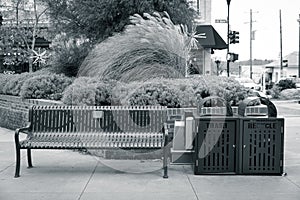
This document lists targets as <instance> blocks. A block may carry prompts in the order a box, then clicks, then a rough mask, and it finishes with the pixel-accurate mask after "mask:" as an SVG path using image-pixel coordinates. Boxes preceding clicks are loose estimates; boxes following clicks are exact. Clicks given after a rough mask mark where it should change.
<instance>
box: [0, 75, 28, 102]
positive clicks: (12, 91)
mask: <svg viewBox="0 0 300 200" xmlns="http://www.w3.org/2000/svg"><path fill="white" fill-rule="evenodd" d="M31 76H32V74H30V73H22V74H16V75H13V76H12V77H11V78H9V80H7V82H6V84H5V85H4V87H3V89H2V92H3V94H8V95H14V96H19V95H20V92H21V87H22V86H23V84H24V82H25V81H26V80H27V79H28V78H30V77H31Z"/></svg>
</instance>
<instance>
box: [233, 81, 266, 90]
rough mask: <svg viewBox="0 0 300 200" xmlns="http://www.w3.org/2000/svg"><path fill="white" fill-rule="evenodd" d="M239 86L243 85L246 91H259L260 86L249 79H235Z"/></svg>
mask: <svg viewBox="0 0 300 200" xmlns="http://www.w3.org/2000/svg"><path fill="white" fill-rule="evenodd" d="M235 80H237V81H238V82H239V83H240V84H241V85H243V86H244V87H245V88H247V89H249V90H250V89H254V90H257V91H261V89H262V88H261V86H260V85H259V84H257V83H255V82H254V81H253V80H252V79H250V78H235Z"/></svg>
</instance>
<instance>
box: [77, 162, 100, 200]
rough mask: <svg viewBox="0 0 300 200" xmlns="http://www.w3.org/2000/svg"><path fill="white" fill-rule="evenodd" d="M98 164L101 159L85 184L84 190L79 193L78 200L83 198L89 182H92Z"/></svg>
mask: <svg viewBox="0 0 300 200" xmlns="http://www.w3.org/2000/svg"><path fill="white" fill-rule="evenodd" d="M98 164H99V161H98V162H97V163H96V165H95V168H94V170H93V172H92V173H91V176H90V178H89V179H88V181H87V182H86V184H85V186H84V188H83V190H82V191H81V193H80V195H79V197H78V200H80V199H81V197H82V195H83V193H84V192H85V190H86V188H87V186H88V184H89V183H90V181H91V179H92V177H93V176H94V174H95V172H96V169H97V167H98Z"/></svg>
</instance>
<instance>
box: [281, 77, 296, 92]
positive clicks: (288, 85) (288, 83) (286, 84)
mask: <svg viewBox="0 0 300 200" xmlns="http://www.w3.org/2000/svg"><path fill="white" fill-rule="evenodd" d="M276 85H277V86H278V87H279V89H280V91H282V90H286V89H293V88H296V83H295V82H294V81H293V80H290V79H283V80H280V81H279V82H278V83H277V84H276Z"/></svg>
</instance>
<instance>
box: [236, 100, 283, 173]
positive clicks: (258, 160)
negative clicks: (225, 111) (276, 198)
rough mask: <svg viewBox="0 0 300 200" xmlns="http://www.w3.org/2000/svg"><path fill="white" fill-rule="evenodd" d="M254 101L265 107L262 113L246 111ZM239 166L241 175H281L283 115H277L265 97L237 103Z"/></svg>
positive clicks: (274, 108)
mask: <svg viewBox="0 0 300 200" xmlns="http://www.w3.org/2000/svg"><path fill="white" fill-rule="evenodd" d="M253 101H260V102H261V104H262V105H266V106H267V113H266V114H265V115H263V114H262V115H261V116H259V115H257V113H256V116H251V113H246V109H247V107H249V105H251V104H253ZM238 110H239V111H238V112H239V115H240V131H239V134H240V139H241V141H240V150H241V151H240V160H241V162H240V166H239V168H240V169H241V170H242V171H241V173H242V174H251V175H258V174H261V175H281V174H283V165H284V160H283V159H284V118H282V117H277V110H276V107H275V106H274V104H273V103H272V102H271V101H270V100H268V99H266V98H256V99H245V100H244V101H243V102H241V103H240V104H239V109H238Z"/></svg>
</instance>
